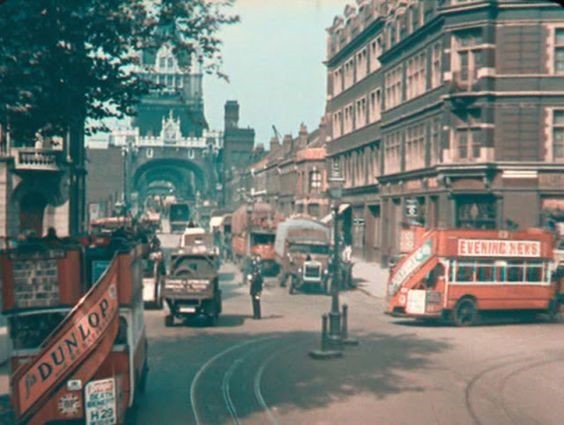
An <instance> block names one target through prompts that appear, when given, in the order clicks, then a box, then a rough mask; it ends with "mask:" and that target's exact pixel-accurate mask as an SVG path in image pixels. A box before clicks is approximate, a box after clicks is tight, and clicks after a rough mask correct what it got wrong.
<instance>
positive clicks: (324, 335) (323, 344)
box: [321, 314, 328, 351]
mask: <svg viewBox="0 0 564 425" xmlns="http://www.w3.org/2000/svg"><path fill="white" fill-rule="evenodd" d="M327 320H328V318H327V315H326V314H324V315H323V316H321V351H327Z"/></svg>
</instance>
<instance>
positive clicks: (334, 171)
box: [309, 162, 344, 360]
mask: <svg viewBox="0 0 564 425" xmlns="http://www.w3.org/2000/svg"><path fill="white" fill-rule="evenodd" d="M328 183H329V195H330V197H331V199H332V204H331V210H332V213H333V258H332V259H331V262H332V282H331V311H330V312H329V314H328V315H327V314H324V315H323V316H322V331H321V349H319V350H313V351H310V353H309V355H310V357H312V358H314V359H320V360H323V359H334V358H340V357H342V356H343V352H342V346H343V334H342V326H341V313H340V311H339V269H340V267H339V221H338V220H339V202H340V200H341V197H342V193H343V185H344V179H343V177H342V175H341V169H340V166H339V163H338V162H333V164H332V167H331V176H330V177H329V179H328ZM327 322H329V326H328V325H327Z"/></svg>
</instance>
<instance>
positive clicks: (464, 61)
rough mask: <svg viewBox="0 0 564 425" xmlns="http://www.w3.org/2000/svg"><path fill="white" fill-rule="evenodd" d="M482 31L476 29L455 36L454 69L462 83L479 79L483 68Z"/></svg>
mask: <svg viewBox="0 0 564 425" xmlns="http://www.w3.org/2000/svg"><path fill="white" fill-rule="evenodd" d="M483 49H484V46H483V38H482V29H481V28H474V29H469V30H464V31H458V32H456V33H455V34H454V55H453V66H452V69H453V71H454V73H455V78H456V79H457V80H458V81H459V82H461V83H472V82H474V81H475V80H477V78H478V70H479V69H480V68H481V67H482V66H483Z"/></svg>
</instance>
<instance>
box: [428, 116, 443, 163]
mask: <svg viewBox="0 0 564 425" xmlns="http://www.w3.org/2000/svg"><path fill="white" fill-rule="evenodd" d="M429 161H430V165H435V164H438V163H439V162H441V120H440V118H433V120H432V122H431V146H430V152H429Z"/></svg>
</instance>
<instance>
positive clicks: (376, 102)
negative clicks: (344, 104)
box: [370, 89, 382, 123]
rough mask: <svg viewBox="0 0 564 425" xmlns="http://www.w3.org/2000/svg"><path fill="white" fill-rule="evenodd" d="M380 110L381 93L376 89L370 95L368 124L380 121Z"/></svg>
mask: <svg viewBox="0 0 564 425" xmlns="http://www.w3.org/2000/svg"><path fill="white" fill-rule="evenodd" d="M381 108H382V93H381V91H380V89H377V90H375V91H373V92H372V93H370V122H371V123H373V122H376V121H380V117H381Z"/></svg>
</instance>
